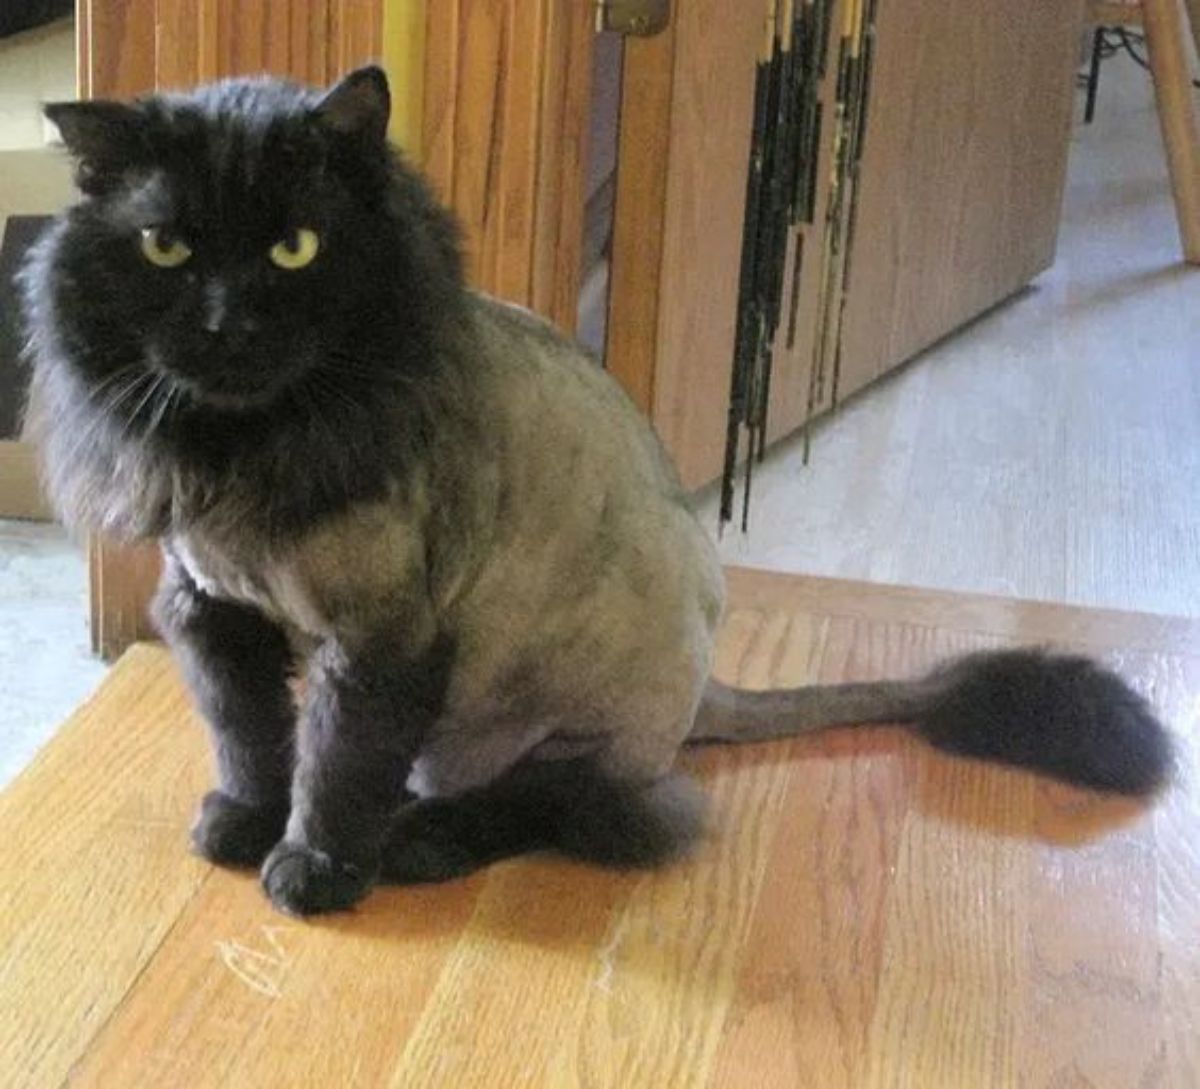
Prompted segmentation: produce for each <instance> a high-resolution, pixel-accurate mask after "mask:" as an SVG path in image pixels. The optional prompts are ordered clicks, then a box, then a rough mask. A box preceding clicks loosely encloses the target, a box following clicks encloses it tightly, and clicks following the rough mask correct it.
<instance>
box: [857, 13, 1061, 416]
mask: <svg viewBox="0 0 1200 1089" xmlns="http://www.w3.org/2000/svg"><path fill="white" fill-rule="evenodd" d="M1081 26H1082V7H1081V4H1080V3H1079V2H1078V0H1065V2H1062V3H1053V4H1038V5H1036V6H1034V7H1032V8H1031V7H1030V5H1029V4H1028V3H1026V0H997V2H995V3H989V4H985V5H983V6H980V5H978V4H974V3H970V2H967V0H958V2H955V3H944V2H943V0H906V2H905V3H891V4H880V5H879V17H878V49H877V52H876V60H875V72H874V86H873V89H872V92H871V106H870V111H869V116H868V122H867V135H866V143H865V146H864V157H863V167H862V182H861V185H860V197H859V219H858V229H857V234H856V239H855V245H854V259H853V266H852V270H851V279H850V289H849V297H848V300H847V307H846V317H845V327H844V334H843V335H844V342H843V344H844V348H843V352H844V355H843V367H842V375H843V390H844V392H845V393H847V394H849V393H851V392H853V391H854V390H856V389H859V388H861V387H862V386H864V385H865V384H867V383H868V382H870V381H872V380H873V379H875V378H877V377H878V376H879V375H881V374H883V373H884V372H885V371H887V370H889V369H891V368H892V367H894V366H896V365H897V364H899V363H901V362H903V361H904V360H907V359H909V358H911V357H912V356H913V355H914V354H916V353H917V352H919V351H921V350H922V349H924V348H926V347H928V346H929V345H930V344H932V343H933V342H934V341H936V340H938V339H940V338H941V337H943V336H945V335H946V334H947V333H949V332H950V331H952V330H954V329H956V328H958V327H959V326H961V325H962V324H963V323H964V322H966V321H968V320H969V319H970V318H972V317H974V316H976V315H977V314H979V313H981V312H982V311H983V310H985V309H986V308H988V307H990V306H994V305H995V304H996V303H998V302H1000V301H1001V300H1002V299H1004V298H1006V297H1007V296H1009V295H1011V294H1012V293H1013V292H1015V291H1016V290H1017V289H1018V288H1020V287H1022V286H1023V285H1024V284H1026V283H1028V282H1029V280H1030V279H1032V278H1033V277H1034V276H1035V275H1036V274H1037V273H1039V272H1041V271H1042V270H1043V269H1045V268H1046V267H1047V266H1048V265H1049V264H1050V263H1051V261H1052V260H1053V258H1054V250H1055V243H1056V239H1057V235H1058V223H1059V216H1060V211H1061V205H1062V194H1063V187H1064V184H1065V180H1066V164H1067V149H1068V143H1069V141H1068V133H1069V127H1070V120H1071V109H1072V103H1073V93H1074V92H1073V81H1074V72H1075V67H1076V58H1077V49H1078V44H1079V32H1080V27H1081Z"/></svg>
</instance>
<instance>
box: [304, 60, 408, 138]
mask: <svg viewBox="0 0 1200 1089" xmlns="http://www.w3.org/2000/svg"><path fill="white" fill-rule="evenodd" d="M391 111H392V96H391V93H390V92H389V91H388V81H387V76H385V75H384V73H383V69H382V68H379V67H377V66H376V65H370V66H368V67H366V68H359V69H357V70H356V71H353V72H351V73H350V74H349V75H348V76H347V77H346V78H345V79H343V80H342V81H341V82H340V83H338V84H335V85H334V86H333V87H332V88H330V90H329V91H328V92H327V93H326V95H325V97H324V98H322V99H321V101H320V102H319V103H317V109H316V116H317V119H318V120H319V121H320V122H321V123H322V124H324V125H325V126H326V127H328V128H330V129H332V130H333V131H334V132H339V133H342V134H344V135H347V136H357V137H360V138H364V139H367V140H371V141H375V142H380V143H382V142H383V140H384V139H386V137H387V126H388V117H389V116H390V114H391Z"/></svg>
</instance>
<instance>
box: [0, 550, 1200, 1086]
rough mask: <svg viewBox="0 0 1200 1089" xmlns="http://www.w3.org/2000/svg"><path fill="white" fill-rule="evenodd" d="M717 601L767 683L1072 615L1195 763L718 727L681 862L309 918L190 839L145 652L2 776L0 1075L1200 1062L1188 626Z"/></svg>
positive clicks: (1021, 631)
mask: <svg viewBox="0 0 1200 1089" xmlns="http://www.w3.org/2000/svg"><path fill="white" fill-rule="evenodd" d="M730 590H731V606H730V610H729V612H728V615H727V617H726V621H725V626H724V630H723V635H722V644H721V649H720V656H719V662H718V672H719V673H720V674H721V675H722V676H724V677H726V678H730V679H734V680H737V681H739V682H740V683H743V684H747V685H751V686H765V685H770V684H795V683H803V682H806V681H811V680H816V679H820V680H826V681H838V680H849V679H867V678H874V677H879V676H882V675H885V674H888V675H904V674H910V673H913V672H916V671H920V670H924V669H926V668H928V667H929V666H930V665H931V664H933V663H934V662H935V661H937V660H939V659H941V658H943V657H945V656H946V655H950V654H956V653H960V652H962V651H964V650H967V649H970V648H974V647H980V646H995V645H1002V644H1005V643H1008V642H1012V641H1015V640H1016V641H1043V640H1046V639H1051V640H1056V641H1061V640H1063V639H1065V640H1066V642H1067V643H1072V642H1074V641H1075V639H1074V637H1075V636H1080V635H1082V636H1085V637H1087V638H1088V639H1090V642H1088V643H1087V646H1088V648H1089V649H1090V650H1092V651H1093V652H1096V653H1101V654H1102V655H1103V656H1104V657H1105V658H1106V659H1107V660H1108V661H1109V662H1110V663H1111V664H1112V665H1113V666H1114V667H1115V668H1118V669H1119V670H1121V671H1122V672H1123V673H1124V674H1125V675H1126V676H1127V677H1129V678H1130V680H1131V681H1132V682H1133V683H1134V684H1135V685H1137V686H1138V687H1139V688H1141V689H1143V690H1144V691H1146V692H1147V693H1148V694H1150V696H1151V697H1152V698H1153V699H1154V701H1155V703H1156V704H1157V705H1158V706H1159V708H1160V709H1161V710H1162V712H1163V714H1164V716H1165V717H1166V719H1167V720H1168V721H1169V722H1170V723H1171V724H1172V726H1173V727H1174V729H1175V730H1176V731H1177V733H1178V734H1179V736H1180V738H1181V741H1182V752H1183V755H1184V757H1185V759H1184V767H1185V774H1184V776H1183V777H1182V778H1181V780H1180V782H1179V784H1178V785H1177V786H1176V788H1175V789H1174V790H1172V791H1171V792H1170V793H1169V794H1168V795H1167V796H1166V797H1165V798H1163V799H1162V800H1161V802H1160V803H1159V805H1158V806H1157V808H1155V809H1153V810H1147V809H1145V808H1144V807H1141V806H1138V805H1135V804H1132V803H1129V802H1122V801H1117V800H1112V799H1105V798H1100V797H1096V796H1093V795H1087V794H1083V793H1081V792H1078V791H1074V790H1070V789H1068V788H1065V787H1061V786H1057V785H1053V784H1049V783H1046V782H1043V781H1041V780H1038V779H1035V778H1034V777H1032V776H1028V775H1026V774H1024V773H1021V772H1018V771H1012V770H1006V769H998V768H991V767H986V766H984V765H982V764H977V763H970V762H962V761H955V760H952V759H950V758H948V757H945V756H942V755H939V754H935V753H933V752H931V751H929V750H927V749H925V748H924V747H922V746H921V745H920V744H918V743H917V742H916V741H914V740H913V739H912V738H911V737H909V736H908V735H907V734H906V733H903V732H901V731H899V730H897V729H894V728H881V729H873V730H861V731H853V730H849V731H831V732H829V733H827V734H825V735H822V736H819V737H812V738H808V739H804V740H796V741H790V742H787V741H785V742H779V743H774V744H766V745H759V746H746V747H741V748H733V747H730V748H711V749H706V750H703V751H698V752H695V753H692V754H690V755H689V756H688V757H687V763H688V764H689V765H690V766H691V767H692V769H693V770H694V771H695V772H696V773H697V774H698V775H699V776H700V777H701V778H702V780H703V781H704V783H705V786H706V789H707V791H708V793H709V794H710V796H711V798H712V801H713V808H714V826H713V831H712V833H711V835H710V837H709V839H708V841H707V842H706V843H705V845H704V846H703V847H702V849H701V850H700V851H699V852H698V853H697V855H696V856H695V857H694V858H692V859H690V860H688V861H685V862H683V863H680V864H677V865H675V866H672V867H669V868H667V869H665V870H663V871H660V872H657V873H653V874H609V873H604V872H601V871H598V870H595V869H590V868H587V867H583V866H579V865H574V864H568V863H565V862H558V861H555V860H551V859H529V860H521V861H516V862H510V863H506V864H503V865H500V866H497V867H494V868H493V869H492V870H490V871H488V872H486V873H484V874H480V875H477V876H476V877H474V878H472V879H470V880H468V881H463V882H457V883H454V884H450V885H447V886H444V887H437V888H429V889H421V890H400V889H385V890H380V891H378V892H377V893H376V894H374V895H373V896H372V897H371V898H370V899H369V900H368V901H367V902H366V903H365V904H364V905H362V907H361V908H360V909H359V910H357V911H355V912H353V913H351V914H347V915H341V916H337V917H332V918H325V919H318V920H314V921H312V922H309V923H302V922H298V921H296V920H291V919H286V918H284V917H281V916H279V915H276V914H273V913H272V912H271V910H270V909H269V907H268V906H267V905H266V903H265V901H264V900H263V898H262V896H261V894H260V893H259V890H258V887H257V882H256V881H255V880H254V879H253V877H252V876H250V875H245V874H237V873H230V872H225V871H220V870H216V869H212V868H210V867H208V866H207V865H205V864H203V863H202V862H200V861H198V860H197V859H195V858H193V857H191V856H190V855H189V854H188V853H187V851H186V849H185V846H184V844H185V840H186V828H187V824H188V820H189V816H190V813H191V810H192V806H193V805H194V803H195V800H196V797H197V795H198V794H199V792H200V791H201V790H202V789H203V787H204V783H205V782H206V780H207V778H208V767H207V756H206V754H205V752H204V741H203V733H202V730H201V729H200V727H199V724H198V722H197V721H196V717H195V715H194V713H193V712H192V711H191V710H190V709H189V708H188V705H187V701H186V698H185V696H184V694H183V691H182V688H181V686H180V683H179V680H178V678H177V676H176V673H175V671H174V668H173V667H172V665H171V664H170V662H169V660H168V658H167V656H166V654H165V652H163V651H161V650H158V649H155V648H149V647H139V648H135V649H134V650H132V651H131V652H130V653H129V654H128V655H127V656H126V657H125V658H123V659H122V661H121V662H120V663H119V664H118V665H117V667H116V668H115V669H114V670H113V672H112V674H111V675H110V677H109V679H108V681H107V682H106V683H105V685H104V686H103V687H102V688H101V690H100V691H99V692H98V693H97V695H96V696H95V697H94V699H93V700H92V701H90V702H89V703H88V704H87V705H85V707H83V708H82V709H81V710H80V711H79V712H78V713H77V714H76V715H75V716H73V718H72V719H71V720H70V721H69V722H68V723H67V724H66V725H65V726H64V727H63V729H62V730H61V731H60V733H59V735H58V736H57V737H56V738H55V739H54V741H53V742H52V743H51V744H50V745H49V746H48V747H47V748H46V749H45V750H44V751H43V753H42V754H41V755H40V756H39V757H38V759H37V760H36V762H35V763H34V765H33V766H32V767H30V768H29V769H28V770H27V771H26V772H25V773H24V774H23V775H22V776H21V777H20V778H19V779H18V780H17V781H16V782H15V783H14V784H13V785H12V786H11V787H10V788H9V790H8V791H7V792H6V793H5V794H3V795H0V865H3V866H4V867H5V872H7V873H19V874H20V875H21V880H19V881H10V882H8V883H6V884H4V885H3V886H0V950H2V951H3V952H0V1068H2V1069H4V1070H6V1071H9V1072H15V1076H16V1084H20V1085H22V1086H35V1087H36V1086H43V1085H55V1086H57V1085H60V1084H62V1083H63V1082H64V1081H65V1080H66V1079H68V1078H70V1080H71V1082H72V1084H78V1085H84V1086H103V1087H105V1089H107V1087H111V1086H118V1087H119V1086H126V1085H129V1086H133V1085H187V1086H189V1087H190V1086H197V1087H202V1086H209V1085H213V1086H215V1085H231V1084H232V1085H254V1086H263V1087H272V1086H281V1087H282V1086H293V1085H297V1084H313V1085H363V1086H375V1085H395V1086H405V1087H406V1089H407V1087H410V1086H413V1087H424V1086H430V1087H435V1086H436V1087H441V1086H446V1085H454V1086H463V1087H473V1086H478V1087H491V1086H496V1085H504V1086H509V1085H514V1086H516V1085H529V1086H534V1085H538V1086H540V1085H553V1086H555V1087H559V1086H562V1087H567V1089H569V1087H571V1086H579V1087H583V1086H610V1085H613V1086H615V1085H619V1086H622V1087H630V1089H639V1087H642V1086H646V1087H653V1089H661V1087H671V1086H713V1087H721V1089H728V1087H742V1086H745V1087H747V1089H750V1087H754V1089H762V1087H766V1089H772V1087H776V1086H778V1087H781V1089H782V1087H785V1086H786V1087H793V1086H814V1087H820V1089H841V1087H853V1089H862V1087H870V1089H873V1087H876V1086H878V1087H880V1089H884V1087H886V1089H894V1087H897V1086H912V1087H915V1089H931V1087H942V1086H947V1087H949V1086H953V1087H955V1089H959V1087H968V1086H969V1087H975V1086H979V1087H983V1086H987V1087H988V1089H992V1087H996V1086H1021V1087H1027V1089H1061V1087H1065V1086H1075V1085H1079V1086H1084V1085H1087V1086H1095V1087H1113V1089H1116V1087H1121V1089H1127V1087H1129V1086H1134V1085H1154V1086H1156V1087H1166V1089H1191V1087H1192V1086H1194V1085H1196V1084H1197V1075H1198V1074H1200V1048H1197V1044H1196V1041H1197V1040H1198V1039H1200V954H1198V953H1197V948H1196V942H1195V934H1196V932H1197V930H1196V928H1197V926H1200V853H1198V852H1197V847H1196V844H1197V843H1200V800H1198V798H1200V795H1198V794H1197V789H1196V784H1195V781H1194V777H1193V775H1194V768H1193V761H1194V757H1195V755H1196V745H1197V727H1198V725H1200V723H1198V722H1197V708H1198V707H1200V701H1198V699H1197V697H1198V695H1200V622H1196V621H1184V620H1175V621H1170V622H1167V621H1164V620H1163V619H1162V618H1157V617H1145V616H1139V615H1136V614H1116V613H1093V612H1092V611H1090V610H1082V609H1072V608H1065V607H1057V606H1048V605H1036V604H1034V605H1030V604H1023V603H1020V602H1012V601H998V600H992V599H986V598H959V597H957V596H956V595H949V594H923V593H920V592H917V591H892V590H889V589H884V588H880V587H867V586H862V585H855V584H850V583H842V582H824V581H821V580H813V579H802V578H794V577H784V576H770V575H765V574H762V573H751V572H741V571H732V572H731V573H730ZM1126 636H1127V637H1128V638H1126ZM1130 648H1133V649H1130Z"/></svg>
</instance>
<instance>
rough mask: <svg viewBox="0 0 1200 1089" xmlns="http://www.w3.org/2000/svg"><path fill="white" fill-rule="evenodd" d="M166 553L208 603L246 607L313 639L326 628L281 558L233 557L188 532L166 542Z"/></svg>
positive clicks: (243, 553) (312, 601)
mask: <svg viewBox="0 0 1200 1089" xmlns="http://www.w3.org/2000/svg"><path fill="white" fill-rule="evenodd" d="M167 547H168V550H169V551H170V552H171V553H172V554H173V555H174V556H175V558H176V559H177V560H178V562H179V563H180V564H181V565H182V566H183V569H184V570H185V571H186V572H187V574H188V577H189V578H190V579H191V580H192V581H193V582H194V583H195V584H196V586H197V587H198V588H199V589H200V590H202V591H203V592H204V593H205V594H207V595H208V596H209V597H215V598H220V599H222V600H226V601H236V602H238V603H240V604H243V605H251V606H253V607H255V608H257V609H260V610H262V611H263V612H264V613H266V614H267V615H268V616H270V617H271V618H272V619H274V620H276V621H279V622H281V623H285V624H287V625H288V626H289V627H294V628H296V629H298V630H300V631H304V632H307V633H309V634H313V635H315V634H318V633H319V632H320V630H321V629H322V628H324V627H325V626H326V618H325V617H323V616H322V615H321V610H320V609H319V607H318V604H317V601H316V595H315V594H314V593H313V592H312V588H310V587H307V586H305V585H304V583H303V581H302V580H301V579H299V578H297V577H296V572H295V570H294V564H293V563H292V562H289V559H288V558H286V557H285V558H278V557H275V556H272V555H270V554H268V553H263V554H261V555H259V556H253V555H251V554H249V553H248V552H246V551H244V550H243V551H236V552H235V551H233V550H231V549H229V548H228V547H224V546H223V545H222V543H221V542H219V541H214V540H212V539H210V538H208V537H206V536H205V535H204V534H201V533H194V532H193V533H181V534H176V535H174V536H172V537H171V538H170V540H169V543H168V545H167Z"/></svg>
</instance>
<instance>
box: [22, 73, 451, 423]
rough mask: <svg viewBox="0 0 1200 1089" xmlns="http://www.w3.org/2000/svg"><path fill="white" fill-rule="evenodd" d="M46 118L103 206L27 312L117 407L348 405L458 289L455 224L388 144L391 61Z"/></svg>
mask: <svg viewBox="0 0 1200 1089" xmlns="http://www.w3.org/2000/svg"><path fill="white" fill-rule="evenodd" d="M46 113H47V115H48V116H49V117H50V119H51V120H52V121H53V122H55V124H56V125H57V126H58V128H59V130H60V132H61V134H62V137H63V141H64V143H65V144H66V146H67V149H68V150H69V151H70V153H71V154H72V156H73V157H74V158H75V160H76V163H77V180H78V184H79V187H80V189H81V191H82V193H83V199H82V201H81V202H80V203H79V204H78V205H76V206H75V207H74V208H73V209H71V210H70V211H69V212H68V213H67V214H66V215H65V216H64V217H62V218H61V220H60V222H59V223H58V225H57V226H56V228H54V229H53V230H52V231H51V232H50V233H49V235H48V236H47V239H46V241H45V243H44V244H43V245H42V247H40V249H39V250H38V252H37V253H36V254H35V256H34V258H33V260H32V261H31V265H30V269H29V271H28V272H27V273H26V276H25V292H24V294H25V300H26V308H27V311H28V312H29V316H30V324H31V326H32V327H33V332H34V339H35V350H36V342H37V339H38V337H39V335H40V336H41V337H42V340H43V341H49V340H53V342H54V343H55V344H56V345H57V346H58V350H57V351H56V353H55V354H56V355H57V356H58V357H60V360H64V361H65V365H66V366H69V367H71V368H74V370H75V371H76V372H77V376H78V377H80V378H82V379H83V381H84V383H85V386H86V387H87V388H90V389H92V390H93V391H94V392H95V401H94V403H95V404H96V406H97V407H98V408H103V409H104V410H106V411H109V412H112V413H114V414H115V415H118V416H132V417H134V418H137V417H139V416H140V417H141V418H142V422H143V423H144V422H146V421H147V420H153V419H154V415H153V414H154V413H155V412H156V410H159V409H161V408H162V407H163V404H164V399H165V398H167V397H168V395H170V396H172V401H171V405H172V407H173V408H174V407H175V406H186V407H187V408H188V409H189V410H192V411H205V412H210V413H226V414H246V413H253V412H260V411H263V410H265V409H267V408H269V407H270V406H271V405H273V404H276V403H278V402H279V401H280V399H281V398H285V397H286V396H287V395H289V394H294V393H295V391H296V390H297V389H298V388H301V387H303V388H305V390H306V396H310V397H322V396H324V397H327V398H332V397H337V396H344V394H345V393H346V392H347V390H349V391H351V392H352V391H353V390H354V388H355V387H356V386H362V385H364V384H369V383H370V382H371V381H372V380H373V379H374V378H376V377H378V374H377V372H378V371H379V370H380V369H381V368H389V367H395V366H397V365H400V360H401V357H402V356H403V355H404V350H403V346H404V344H405V343H406V339H411V337H412V336H414V335H415V334H416V332H417V331H418V330H419V329H420V328H421V327H423V326H427V325H428V323H429V320H430V315H431V314H432V313H434V312H436V311H437V309H438V307H439V306H440V305H442V304H443V303H445V302H446V300H447V299H450V298H452V297H453V295H454V293H455V292H457V291H458V288H459V284H460V279H459V268H458V260H457V251H456V245H455V237H454V229H453V226H452V224H451V222H450V220H449V219H448V217H447V216H446V215H445V214H444V213H443V212H442V211H441V210H440V209H439V208H438V207H437V206H436V204H434V202H433V201H432V200H431V198H430V197H429V194H428V192H427V190H426V189H425V187H424V186H423V184H422V183H421V182H420V180H419V179H418V178H416V176H415V175H413V174H412V173H411V172H410V171H408V170H407V169H406V168H404V167H403V166H401V165H400V164H399V162H398V160H397V158H396V156H395V155H394V154H393V153H392V151H391V150H390V149H389V147H388V145H387V141H386V129H387V123H388V113H389V94H388V86H387V82H386V79H385V77H384V75H383V73H382V72H381V71H380V70H379V69H378V68H365V69H362V70H360V71H357V72H354V73H352V74H351V75H350V76H348V77H347V78H346V79H344V80H343V81H342V82H341V83H339V84H337V85H336V86H334V87H333V88H332V89H330V90H328V91H326V92H320V91H313V90H310V89H306V88H301V87H298V86H295V85H293V84H289V83H285V82H282V81H278V80H273V79H267V78H260V79H247V80H231V81H227V82H223V83H218V84H214V85H212V86H209V87H204V88H201V89H199V90H197V91H195V92H192V93H189V94H164V95H155V96H149V97H146V98H143V99H141V100H138V101H136V102H133V103H130V104H125V103H117V102H104V101H89V102H72V103H62V104H56V105H51V106H48V107H47V108H46ZM39 327H40V328H39ZM35 363H36V360H35ZM152 389H153V391H154V392H150V391H151V390H152ZM122 391H125V394H124V400H122V399H121V397H122ZM339 391H340V392H339ZM143 396H145V397H146V398H147V400H145V401H143V400H142V398H143ZM165 414H166V413H165V412H163V411H158V413H157V415H158V418H159V420H161V418H162V417H163V416H164V415H165ZM156 422H157V421H156Z"/></svg>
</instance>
